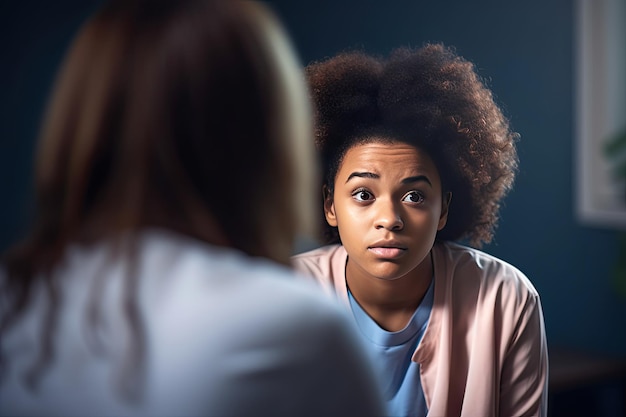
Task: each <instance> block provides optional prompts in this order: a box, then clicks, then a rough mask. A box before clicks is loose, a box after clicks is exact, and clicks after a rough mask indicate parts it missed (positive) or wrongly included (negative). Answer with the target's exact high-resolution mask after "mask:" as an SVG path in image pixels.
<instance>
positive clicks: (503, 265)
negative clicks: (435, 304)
mask: <svg viewBox="0 0 626 417" xmlns="http://www.w3.org/2000/svg"><path fill="white" fill-rule="evenodd" d="M434 253H435V271H436V272H437V271H438V270H439V271H440V272H441V273H442V274H443V275H444V276H445V279H446V282H447V284H448V285H450V286H451V287H452V288H451V289H452V291H453V292H457V291H458V292H466V293H474V294H476V296H477V297H480V298H481V299H484V298H485V297H493V296H497V297H498V298H503V299H504V300H503V301H504V302H506V300H508V299H513V300H516V303H522V304H523V303H526V302H527V301H529V300H538V298H539V294H538V292H537V290H536V289H535V287H534V285H533V284H532V282H531V281H530V279H529V278H528V277H527V276H526V275H525V274H524V273H523V272H522V271H520V270H519V269H518V268H517V267H515V266H513V265H512V264H510V263H508V262H506V261H504V260H502V259H499V258H497V257H495V256H493V255H490V254H488V253H486V252H483V251H481V250H478V249H474V248H470V247H467V246H463V245H460V244H456V243H450V242H445V243H438V244H436V245H435V251H434Z"/></svg>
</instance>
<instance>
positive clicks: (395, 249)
mask: <svg viewBox="0 0 626 417" xmlns="http://www.w3.org/2000/svg"><path fill="white" fill-rule="evenodd" d="M367 250H368V251H370V252H371V253H373V254H374V255H376V256H377V257H379V258H384V259H395V258H399V257H401V256H402V255H404V254H405V253H406V251H407V248H406V247H405V246H403V245H401V244H399V243H397V242H378V243H375V244H374V245H372V246H370V247H368V248H367Z"/></svg>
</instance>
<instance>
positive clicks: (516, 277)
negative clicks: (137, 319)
mask: <svg viewBox="0 0 626 417" xmlns="http://www.w3.org/2000/svg"><path fill="white" fill-rule="evenodd" d="M432 251H433V262H434V269H435V294H434V302H433V309H432V312H431V315H430V320H429V322H428V327H427V328H426V332H425V334H424V337H423V339H422V341H421V342H420V344H419V345H418V347H417V349H416V350H415V353H414V354H413V358H412V360H413V361H416V362H419V363H420V368H421V382H422V387H423V390H424V396H425V398H426V404H427V406H428V409H429V413H428V415H429V416H432V417H439V416H467V417H487V416H514V417H519V416H545V415H546V414H547V385H548V353H547V346H546V336H545V329H544V323H543V313H542V310H541V303H540V301H539V295H538V294H537V291H536V290H535V288H534V287H533V285H532V284H531V282H530V281H529V280H528V278H526V276H525V275H524V274H523V273H522V272H520V271H519V270H518V269H517V268H515V267H513V266H512V265H510V264H508V263H506V262H504V261H502V260H499V259H497V258H495V257H493V256H491V255H488V254H486V253H484V252H481V251H479V250H476V249H472V248H468V247H465V246H461V245H457V244H453V243H438V244H435V246H434V247H433V250H432ZM346 261H347V253H346V251H345V249H344V248H343V246H340V245H331V246H325V247H322V248H318V249H315V250H312V251H309V252H306V253H303V254H299V255H296V256H294V257H293V263H294V266H295V267H296V268H297V269H298V270H299V271H301V272H304V273H306V274H309V275H313V277H315V278H316V279H317V281H319V282H320V283H321V284H322V285H323V286H324V288H325V289H326V290H327V291H328V292H330V293H334V294H337V296H338V297H339V298H340V299H341V300H343V301H344V302H345V303H346V306H347V308H350V307H349V302H348V293H347V288H346V280H345V266H346Z"/></svg>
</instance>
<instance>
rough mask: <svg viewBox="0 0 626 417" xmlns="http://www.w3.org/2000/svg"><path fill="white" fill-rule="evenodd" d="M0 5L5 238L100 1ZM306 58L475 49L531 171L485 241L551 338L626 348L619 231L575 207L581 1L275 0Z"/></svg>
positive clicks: (23, 205) (1, 237)
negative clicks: (540, 310) (528, 287)
mask: <svg viewBox="0 0 626 417" xmlns="http://www.w3.org/2000/svg"><path fill="white" fill-rule="evenodd" d="M7 3H8V2H3V3H2V4H0V16H1V17H2V22H3V23H2V25H0V34H1V37H0V39H1V40H2V46H1V53H2V55H1V56H2V59H1V65H0V83H1V84H0V91H1V96H0V106H1V107H0V117H1V119H0V139H1V141H0V198H1V201H0V207H1V210H2V211H1V212H0V231H1V233H0V248H6V247H7V246H8V245H9V244H10V243H11V242H13V241H14V240H15V239H16V238H17V237H18V236H19V235H20V233H21V232H22V231H23V227H24V224H25V223H26V221H27V220H28V217H29V211H30V205H31V200H32V197H31V192H32V186H31V182H32V174H31V170H32V152H33V150H34V142H35V139H36V135H37V131H38V129H39V123H40V118H41V115H42V111H43V108H44V105H45V102H46V100H47V96H48V94H49V91H50V88H51V85H52V82H53V79H54V75H55V73H56V70H57V66H58V64H59V62H60V60H61V58H62V56H63V53H64V52H65V49H66V47H67V45H68V43H69V41H70V40H71V37H72V36H73V34H74V33H75V31H76V30H77V29H78V27H79V25H80V23H81V22H82V21H83V19H84V18H85V17H86V16H88V14H89V13H90V12H91V11H92V10H93V9H94V8H95V7H96V6H97V5H98V4H99V3H100V1H95V0H83V1H74V2H72V1H55V2H52V1H50V2H48V1H43V0H40V1H30V2H28V1H25V2H19V3H16V4H7ZM267 3H268V4H270V5H271V6H272V7H273V8H274V10H275V11H276V12H277V14H278V15H279V16H280V17H281V18H282V19H283V21H284V23H285V25H286V27H287V29H288V31H289V33H290V34H291V35H292V38H293V41H294V44H295V46H296V48H297V50H298V52H299V54H300V58H301V60H302V62H303V63H308V62H310V61H313V60H319V59H323V58H325V57H328V56H332V55H334V54H335V53H337V52H338V51H341V50H345V49H353V48H359V49H363V50H365V51H368V52H371V53H378V54H387V53H388V52H389V51H390V50H391V49H392V48H394V47H397V46H403V45H404V46H420V45H422V44H423V43H424V42H426V41H434V42H443V43H445V44H447V45H451V46H455V47H456V48H457V51H458V53H460V54H461V55H463V56H464V57H466V58H467V59H469V60H471V61H473V62H474V63H475V64H476V66H477V69H478V71H479V73H480V75H482V76H483V77H485V78H486V79H487V80H488V83H489V86H490V87H491V88H492V90H493V91H494V93H495V96H496V99H497V101H498V102H499V103H500V104H502V106H503V107H504V110H505V113H506V115H507V116H508V117H509V118H510V120H511V122H512V125H513V127H514V129H515V130H516V131H518V132H519V133H520V134H521V141H520V142H519V154H520V160H521V165H520V167H521V168H520V172H519V176H518V179H517V182H516V186H515V189H514V191H513V192H512V193H511V194H510V196H509V197H508V198H507V200H506V205H505V207H504V209H503V211H502V219H501V222H500V227H499V229H498V232H497V234H496V239H495V242H494V243H493V244H491V245H489V246H488V247H486V248H485V249H486V250H487V251H488V252H490V253H492V254H494V255H496V256H499V257H501V258H503V259H505V260H507V261H509V262H511V263H513V264H514V265H516V266H517V267H519V268H520V269H521V270H522V271H524V272H525V273H526V274H527V275H528V277H529V278H530V279H531V280H532V281H533V283H534V284H535V286H536V287H537V289H538V290H539V292H540V294H541V297H542V301H543V307H544V313H545V320H546V326H547V333H548V341H549V344H550V345H553V346H554V345H560V346H563V345H565V346H570V347H577V348H582V349H588V350H594V351H601V352H607V353H621V354H626V324H625V321H626V299H624V298H620V297H619V296H618V295H617V292H616V291H615V290H614V289H613V287H612V283H611V280H612V275H611V274H612V268H613V265H614V263H615V262H616V258H617V237H618V232H617V231H612V230H608V229H599V228H593V227H587V226H583V225H581V224H580V223H579V222H578V221H577V219H576V216H575V207H574V201H575V195H574V194H575V183H574V178H575V175H574V173H575V166H574V160H575V154H574V151H575V146H574V145H575V137H574V135H575V130H574V127H575V114H574V108H575V103H574V98H575V80H574V67H573V63H574V61H575V52H576V51H575V44H574V40H575V27H574V18H575V15H574V12H575V11H574V8H573V2H572V1H570V0H548V1H546V0H526V1H523V2H521V1H518V2H497V1H486V0H482V1H471V2H470V1H467V0H438V1H436V2H435V1H431V2H419V1H405V0H392V1H385V2H383V1H380V0H343V1H342V0H339V1H334V2H330V1H322V0H317V1H315V0H268V1H267Z"/></svg>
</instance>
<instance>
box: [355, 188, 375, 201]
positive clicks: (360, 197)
mask: <svg viewBox="0 0 626 417" xmlns="http://www.w3.org/2000/svg"><path fill="white" fill-rule="evenodd" d="M352 198H354V199H355V200H356V201H370V200H373V199H374V196H373V195H372V193H370V192H369V191H367V190H363V189H358V190H356V191H355V192H353V193H352Z"/></svg>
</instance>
